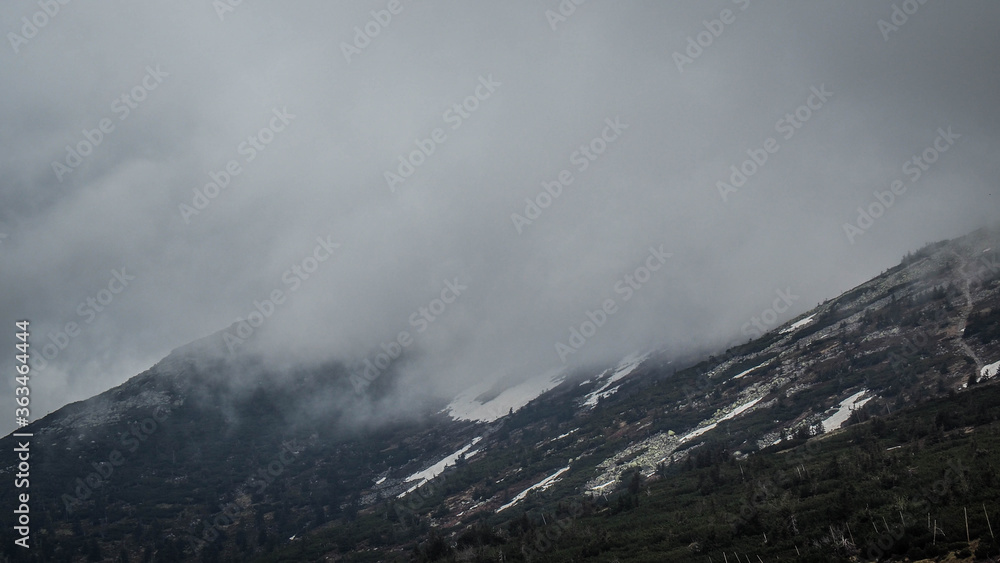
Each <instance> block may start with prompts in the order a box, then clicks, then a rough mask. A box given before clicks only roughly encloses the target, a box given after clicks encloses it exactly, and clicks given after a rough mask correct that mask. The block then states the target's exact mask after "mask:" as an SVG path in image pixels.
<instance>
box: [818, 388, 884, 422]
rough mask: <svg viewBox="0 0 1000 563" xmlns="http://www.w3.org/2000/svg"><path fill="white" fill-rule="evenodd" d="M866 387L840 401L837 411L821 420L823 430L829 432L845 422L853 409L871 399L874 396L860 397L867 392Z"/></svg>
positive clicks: (858, 407)
mask: <svg viewBox="0 0 1000 563" xmlns="http://www.w3.org/2000/svg"><path fill="white" fill-rule="evenodd" d="M867 392H868V390H867V389H862V390H861V391H858V392H857V393H855V394H853V395H851V396H850V397H848V398H846V399H844V400H843V401H841V402H840V407H839V408H838V409H837V412H835V413H833V414H832V415H830V416H829V417H828V418H827V419H826V420H824V421H823V431H824V432H829V431H831V430H836V429H838V428H840V427H841V426H843V425H844V423H845V422H847V419H849V418H851V414H853V413H854V411H855V410H857V409H860V408H861V407H863V406H865V403H867V402H868V401H870V400H872V399H873V398H874V397H866V398H864V399H862V398H861V397H862V396H863V395H864V394H865V393H867Z"/></svg>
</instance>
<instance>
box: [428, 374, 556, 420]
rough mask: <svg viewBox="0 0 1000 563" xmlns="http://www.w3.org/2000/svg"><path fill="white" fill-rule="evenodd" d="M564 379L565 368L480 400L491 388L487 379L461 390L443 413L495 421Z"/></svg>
mask: <svg viewBox="0 0 1000 563" xmlns="http://www.w3.org/2000/svg"><path fill="white" fill-rule="evenodd" d="M564 379H566V373H565V371H564V370H562V369H557V370H553V371H550V372H548V373H546V374H544V375H542V376H539V377H534V378H531V379H528V380H527V381H522V382H521V383H519V384H517V385H515V386H513V387H511V388H509V389H506V390H504V391H503V392H502V393H500V394H499V395H497V396H496V397H494V398H493V399H491V400H489V401H486V402H485V403H481V402H479V401H478V400H477V399H476V398H477V397H479V396H480V395H482V394H483V393H486V392H487V391H489V390H490V388H491V387H492V385H493V383H494V382H492V381H486V382H483V383H480V384H479V385H476V386H473V387H470V388H468V389H466V390H465V391H463V392H461V393H459V395H458V396H457V397H455V399H454V400H453V401H452V402H451V403H449V404H448V406H447V407H445V408H444V410H442V411H441V412H447V413H448V415H449V416H451V417H452V418H453V419H455V420H471V421H479V422H493V421H495V420H497V419H499V418H503V417H505V416H507V415H508V414H509V413H510V412H511V411H516V410H518V409H520V408H521V407H523V406H524V405H527V404H528V403H530V402H531V401H532V400H533V399H535V398H537V397H539V396H540V395H542V394H543V393H545V392H547V391H550V390H552V389H555V388H556V386H558V385H559V384H560V383H562V382H563V380H564Z"/></svg>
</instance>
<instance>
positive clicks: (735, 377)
mask: <svg viewBox="0 0 1000 563" xmlns="http://www.w3.org/2000/svg"><path fill="white" fill-rule="evenodd" d="M772 360H774V358H771V359H770V360H768V361H766V362H764V363H762V364H760V365H759V366H754V367H752V368H750V369H748V370H746V371H741V372H740V373H737V374H736V375H734V376H733V379H739V378H741V377H743V376H744V375H746V374H748V373H750V372H751V371H753V370H755V369H757V368H762V367H764V366H766V365H767V364H769V363H771V361H772Z"/></svg>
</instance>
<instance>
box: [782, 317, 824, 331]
mask: <svg viewBox="0 0 1000 563" xmlns="http://www.w3.org/2000/svg"><path fill="white" fill-rule="evenodd" d="M815 316H816V315H809V316H808V317H806V318H804V319H802V320H801V321H796V322H794V323H792V324H790V325H788V327H786V328H783V329H781V330H779V331H778V334H787V333H789V332H792V331H793V330H795V329H798V328H802V327H804V326H806V325H807V324H809V323H811V322H812V320H813V317H815Z"/></svg>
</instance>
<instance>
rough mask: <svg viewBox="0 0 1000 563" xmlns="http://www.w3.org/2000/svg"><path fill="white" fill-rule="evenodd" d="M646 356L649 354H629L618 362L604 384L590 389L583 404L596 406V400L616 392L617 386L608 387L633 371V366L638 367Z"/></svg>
mask: <svg viewBox="0 0 1000 563" xmlns="http://www.w3.org/2000/svg"><path fill="white" fill-rule="evenodd" d="M648 357H649V354H643V355H641V356H629V357H627V358H625V359H624V360H622V361H621V363H619V364H618V367H616V368H615V371H614V373H613V374H611V377H609V378H608V379H607V381H605V382H604V385H601V386H600V387H599V388H598V389H596V390H594V391H591V392H590V394H588V395H587V399H586V400H584V401H583V405H584V406H586V407H593V406H596V405H597V402H598V401H600V400H601V399H606V398H608V397H610V396H611V395H614V394H615V393H617V392H618V387H613V388H610V389H609V387H611V386H612V385H614V384H615V383H618V382H619V381H621V380H622V379H624V378H625V377H627V376H628V375H629V374H631V373H632V372H633V371H635V368H637V367H639V365H640V364H642V362H644V361H645V360H646V358H648ZM608 371H610V370H608ZM602 375H603V374H602ZM597 378H598V379H600V378H601V376H598V377H597Z"/></svg>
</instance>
